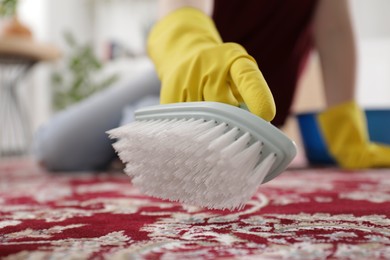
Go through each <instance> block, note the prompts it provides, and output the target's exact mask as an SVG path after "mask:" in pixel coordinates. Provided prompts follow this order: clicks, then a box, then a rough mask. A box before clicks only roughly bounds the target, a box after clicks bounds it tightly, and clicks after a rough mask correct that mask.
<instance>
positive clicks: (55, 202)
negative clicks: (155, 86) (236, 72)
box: [0, 160, 390, 259]
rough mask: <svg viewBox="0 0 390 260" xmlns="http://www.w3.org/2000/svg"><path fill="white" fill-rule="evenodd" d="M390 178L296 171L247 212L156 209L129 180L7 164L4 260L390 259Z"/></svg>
mask: <svg viewBox="0 0 390 260" xmlns="http://www.w3.org/2000/svg"><path fill="white" fill-rule="evenodd" d="M389 177H390V170H372V171H362V172H346V171H344V172H343V171H340V170H335V169H305V170H302V169H301V170H298V169H297V170H288V171H287V172H286V173H284V174H282V175H281V176H279V177H278V178H276V179H275V180H273V181H271V182H270V183H267V184H265V185H262V186H261V187H260V188H259V190H258V192H257V193H256V195H255V196H254V197H253V198H252V200H251V201H250V202H249V203H248V204H247V205H246V207H245V208H244V209H243V210H241V211H233V212H231V211H211V210H206V209H202V208H197V207H193V206H186V205H181V204H178V203H171V202H167V201H162V200H158V199H153V198H150V197H147V196H145V195H143V194H141V193H140V192H139V191H138V190H137V189H135V188H134V187H133V186H132V185H131V183H130V181H129V179H128V178H127V176H125V175H124V174H121V173H107V172H106V173H79V174H72V175H70V174H49V173H47V172H45V171H44V170H42V169H40V168H39V167H37V166H36V165H34V164H33V163H31V162H29V161H17V160H14V161H3V162H0V258H1V259H26V258H29V259H390V229H389V228H390V220H389V216H390V178H389Z"/></svg>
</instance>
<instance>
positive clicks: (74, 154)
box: [33, 130, 115, 172]
mask: <svg viewBox="0 0 390 260" xmlns="http://www.w3.org/2000/svg"><path fill="white" fill-rule="evenodd" d="M72 142H73V141H72V140H64V139H62V138H60V137H58V136H57V138H53V137H50V136H47V135H46V136H45V135H44V131H43V130H42V131H41V133H38V134H37V135H36V137H35V138H34V142H33V156H34V158H35V160H36V161H37V162H38V163H39V164H40V165H42V166H44V167H45V168H46V169H48V170H50V171H64V172H65V171H87V170H101V169H104V168H105V167H107V166H108V164H109V163H110V161H111V160H112V159H113V157H114V156H115V153H114V152H113V151H105V152H104V153H100V154H98V153H96V154H95V156H94V155H91V154H88V152H86V151H83V149H82V148H81V147H78V146H77V144H72Z"/></svg>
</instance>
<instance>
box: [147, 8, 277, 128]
mask: <svg viewBox="0 0 390 260" xmlns="http://www.w3.org/2000/svg"><path fill="white" fill-rule="evenodd" d="M148 52H149V55H150V57H151V59H152V60H153V62H154V64H155V67H156V70H157V73H158V75H159V77H160V79H161V82H162V89H161V103H162V104H166V103H175V102H190V101H216V102H222V103H227V104H231V105H234V106H238V105H239V103H242V102H244V103H245V104H246V106H247V107H248V109H249V111H251V112H252V113H254V114H256V115H258V116H259V117H261V118H263V119H265V120H267V121H271V120H272V119H273V118H274V116H275V103H274V100H273V97H272V94H271V91H270V90H269V87H268V85H267V83H266V81H265V79H264V77H263V75H262V73H261V72H260V70H259V68H258V66H257V64H256V61H255V60H254V59H253V58H252V57H251V56H250V55H248V53H247V52H246V50H245V49H244V48H243V47H242V46H241V45H239V44H236V43H223V42H222V40H221V37H220V36H219V33H218V31H217V29H216V28H215V25H214V23H213V21H212V20H211V19H210V17H208V16H207V15H205V14H204V13H202V12H201V11H199V10H197V9H194V8H181V9H179V10H176V11H174V12H172V13H170V14H168V15H167V16H166V17H164V18H163V19H162V20H161V21H159V22H158V23H157V24H156V25H155V26H154V28H153V29H152V31H151V33H150V35H149V38H148Z"/></svg>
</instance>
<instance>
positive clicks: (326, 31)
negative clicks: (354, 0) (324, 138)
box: [314, 0, 357, 106]
mask: <svg viewBox="0 0 390 260" xmlns="http://www.w3.org/2000/svg"><path fill="white" fill-rule="evenodd" d="M314 19H315V20H314V41H315V44H316V47H317V50H318V53H319V55H320V60H321V67H322V75H323V81H324V87H325V97H326V101H327V105H328V106H334V105H337V104H340V103H343V102H346V101H350V100H353V99H354V98H355V84H356V60H357V58H356V46H355V36H354V31H353V26H352V22H351V18H350V14H349V10H348V1H346V0H321V1H319V3H318V7H317V12H316V14H315V17H314Z"/></svg>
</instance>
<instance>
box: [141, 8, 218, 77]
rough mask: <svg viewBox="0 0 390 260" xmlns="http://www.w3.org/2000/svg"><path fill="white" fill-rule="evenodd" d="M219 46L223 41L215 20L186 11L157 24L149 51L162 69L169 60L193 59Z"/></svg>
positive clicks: (151, 37)
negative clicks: (203, 51) (200, 53)
mask: <svg viewBox="0 0 390 260" xmlns="http://www.w3.org/2000/svg"><path fill="white" fill-rule="evenodd" d="M216 44H222V39H221V37H220V35H219V33H218V31H217V28H216V27H215V25H214V22H213V20H212V19H211V18H210V17H209V16H208V15H206V14H205V13H203V12H202V11H200V10H198V9H196V8H192V7H183V8H179V9H177V10H175V11H173V12H171V13H169V14H168V15H166V16H165V17H163V18H162V19H161V20H160V21H158V22H157V23H156V25H155V26H154V27H153V28H152V30H151V32H150V34H149V37H148V41H147V49H148V54H149V56H150V58H151V59H152V60H153V62H154V63H155V65H156V67H157V69H159V67H160V66H161V63H165V64H166V61H167V60H180V59H183V54H188V55H191V53H192V52H198V51H199V49H200V48H206V47H211V46H213V45H216ZM178 56H179V57H178Z"/></svg>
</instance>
